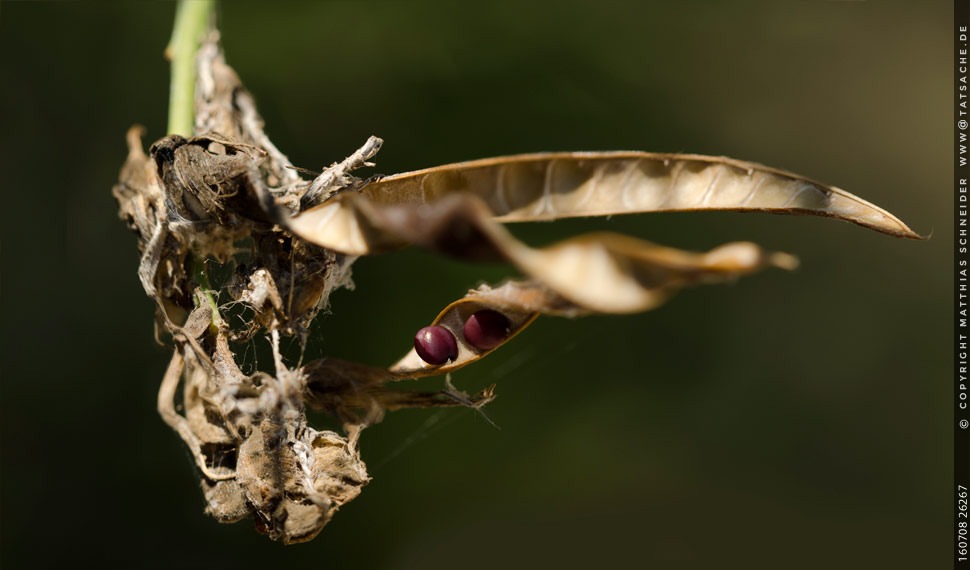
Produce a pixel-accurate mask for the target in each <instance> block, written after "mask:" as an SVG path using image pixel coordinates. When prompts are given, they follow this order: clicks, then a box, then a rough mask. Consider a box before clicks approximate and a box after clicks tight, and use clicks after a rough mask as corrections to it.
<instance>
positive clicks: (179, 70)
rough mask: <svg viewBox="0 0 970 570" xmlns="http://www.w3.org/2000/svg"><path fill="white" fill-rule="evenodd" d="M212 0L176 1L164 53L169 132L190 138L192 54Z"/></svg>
mask: <svg viewBox="0 0 970 570" xmlns="http://www.w3.org/2000/svg"><path fill="white" fill-rule="evenodd" d="M213 7H214V2H213V0H179V2H178V6H177V7H176V9H175V25H174V27H173V28H172V39H171V40H169V43H168V47H167V48H166V49H165V54H166V56H167V57H168V58H169V60H171V62H172V83H171V86H170V88H169V102H168V134H170V135H182V136H183V137H191V136H192V133H193V130H194V126H195V120H194V106H195V54H196V52H197V51H198V50H199V44H200V42H201V40H202V35H203V34H204V33H206V31H208V29H209V26H210V22H211V20H212V11H213Z"/></svg>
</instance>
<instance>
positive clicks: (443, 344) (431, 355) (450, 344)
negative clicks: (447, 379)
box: [414, 325, 458, 366]
mask: <svg viewBox="0 0 970 570" xmlns="http://www.w3.org/2000/svg"><path fill="white" fill-rule="evenodd" d="M414 350H415V351H417V353H418V356H420V357H421V360H423V361H425V362H427V363H428V364H434V365H435V366H438V365H441V364H444V363H445V362H448V361H449V360H454V359H456V358H458V342H457V341H456V340H455V335H453V334H451V331H449V330H448V329H446V328H445V327H441V326H438V325H431V326H430V327H424V328H423V329H421V330H419V331H418V334H416V335H414Z"/></svg>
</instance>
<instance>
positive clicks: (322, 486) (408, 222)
mask: <svg viewBox="0 0 970 570" xmlns="http://www.w3.org/2000/svg"><path fill="white" fill-rule="evenodd" d="M197 60H198V61H197V64H198V66H197V73H198V79H197V81H198V83H197V87H196V109H195V116H196V124H195V133H196V134H195V136H194V137H192V138H191V139H185V138H182V137H179V136H174V135H173V136H167V137H164V138H162V139H160V140H158V141H156V142H155V143H154V144H152V145H151V148H150V149H149V152H148V154H146V153H145V152H144V151H143V149H142V146H141V141H140V136H141V134H142V133H141V130H140V129H139V128H138V127H134V128H132V130H131V131H130V132H129V134H128V145H129V154H128V158H127V160H126V161H125V164H124V166H123V167H122V169H121V175H120V179H119V182H118V184H117V185H116V186H115V187H114V190H113V192H114V195H115V197H116V198H117V199H118V202H119V204H120V216H121V217H122V219H124V220H125V221H126V222H127V224H128V226H129V227H130V228H131V229H132V230H133V231H134V232H135V234H136V235H137V237H138V247H139V250H140V251H141V254H142V255H141V262H140V265H139V268H138V277H139V279H140V280H141V283H142V285H143V287H144V289H145V292H146V293H147V294H148V296H149V297H150V298H151V299H153V300H154V302H155V304H156V334H157V337H158V338H159V339H161V340H163V341H164V342H171V343H172V344H173V345H174V350H173V354H172V358H171V362H170V364H169V367H168V370H167V371H166V373H165V376H164V379H163V381H162V385H161V387H160V389H159V394H158V409H159V412H160V414H161V416H162V418H163V419H164V420H165V422H166V423H167V424H168V425H169V426H170V427H171V428H172V429H173V430H175V431H176V432H177V433H178V434H179V436H180V437H181V438H182V439H183V441H184V442H185V444H186V445H187V446H188V449H189V450H190V452H191V454H192V456H193V457H194V459H195V463H196V466H197V468H198V471H199V475H200V479H201V485H202V489H203V492H204V494H205V499H206V512H208V513H209V514H210V515H212V516H213V517H215V518H216V519H217V520H219V521H222V522H235V521H238V520H241V519H243V518H246V517H248V516H253V517H254V519H255V521H256V525H257V529H258V530H259V531H260V532H263V533H265V534H267V535H268V536H270V537H271V538H273V539H275V540H282V541H283V542H285V543H294V542H301V541H305V540H309V539H311V538H313V537H314V536H316V534H317V533H318V532H319V531H320V529H321V528H323V526H324V525H325V524H326V523H327V521H328V520H329V519H330V517H331V516H332V515H333V513H334V512H335V511H336V510H337V509H338V508H339V507H340V506H341V505H343V504H344V503H346V502H347V501H350V500H351V499H353V498H354V497H356V496H357V495H358V494H359V493H360V491H361V487H362V486H363V485H365V484H366V483H367V481H368V480H369V477H368V475H367V470H366V467H365V465H364V463H363V461H361V458H360V452H359V448H358V443H359V437H360V433H361V430H362V429H363V428H364V427H366V426H368V425H370V424H373V423H375V422H377V421H379V420H380V419H381V417H382V415H383V414H384V413H385V412H386V411H389V410H395V409H400V408H407V407H432V406H455V405H462V406H471V407H480V406H482V405H483V404H485V403H487V402H488V401H490V400H491V399H492V398H493V393H492V389H491V388H488V389H485V390H482V391H481V392H479V393H477V394H474V395H467V394H465V393H463V392H460V391H458V390H456V389H454V388H453V387H452V385H451V383H450V382H446V389H444V390H442V391H440V392H419V391H414V390H407V389H403V388H399V387H398V386H402V384H398V383H399V382H401V381H406V380H409V379H414V378H419V377H423V376H430V375H439V374H446V373H448V372H451V371H454V370H457V369H458V368H461V367H463V366H465V365H467V364H469V363H471V362H474V361H475V360H478V359H479V358H482V357H483V356H485V355H486V354H488V353H490V352H492V350H495V348H488V349H481V348H476V346H475V345H474V344H472V343H469V342H468V341H467V339H465V338H464V336H463V326H464V324H465V323H466V321H467V320H468V319H469V317H470V316H471V315H473V314H475V313H476V312H478V311H481V310H486V309H487V310H491V311H497V312H499V313H501V315H502V316H504V318H505V320H506V321H507V324H508V327H507V331H506V338H505V342H507V341H508V340H510V339H511V338H513V337H514V336H516V334H518V333H519V332H520V331H522V330H523V329H524V328H525V327H527V326H528V325H529V324H530V323H531V322H532V321H533V320H534V319H535V318H536V317H537V316H538V315H539V314H549V315H558V316H567V317H574V316H579V315H583V314H588V313H597V312H599V313H630V312H636V311H644V310H649V309H652V308H654V307H656V306H658V305H660V304H661V303H663V302H664V301H666V300H667V299H668V298H669V297H670V296H671V295H672V294H674V293H675V292H676V291H677V290H679V289H680V288H682V287H684V286H687V285H693V284H698V283H711V282H719V281H725V280H731V279H734V278H736V277H737V276H739V275H743V274H747V273H750V272H753V271H757V270H760V269H762V268H764V267H767V266H777V267H782V268H790V267H793V266H794V265H795V263H796V261H795V259H794V258H792V257H791V256H788V255H786V254H780V253H769V252H765V251H763V250H762V249H760V248H759V247H758V246H756V245H754V244H751V243H732V244H727V245H724V246H721V247H719V248H716V249H714V250H712V251H710V252H707V253H691V252H684V251H680V250H676V249H670V248H666V247H661V246H658V245H654V244H651V243H647V242H644V241H641V240H638V239H634V238H632V237H627V236H621V235H616V234H609V233H598V234H588V235H581V236H577V237H575V238H573V239H570V240H566V241H564V242H561V243H557V244H553V245H552V246H548V247H544V248H532V247H529V246H527V245H526V244H524V243H522V242H520V241H518V240H516V239H515V238H513V237H512V236H511V235H510V234H509V233H508V232H507V231H506V230H505V229H504V228H503V227H502V226H501V225H500V222H515V221H529V220H547V219H556V218H562V217H570V216H603V215H612V214H621V213H632V212H646V211H665V210H666V211H670V210H705V209H706V210H758V211H768V212H774V213H783V214H814V215H821V216H829V217H834V218H839V219H843V220H848V221H851V222H854V223H857V224H860V225H862V226H866V227H869V228H872V229H876V230H878V231H881V232H884V233H887V234H890V235H894V236H898V237H908V238H917V237H918V236H917V235H916V234H915V233H913V232H912V231H911V230H910V229H909V228H907V227H906V226H905V224H903V223H902V222H900V221H899V220H898V219H896V218H895V217H893V216H892V215H891V214H889V213H888V212H886V211H884V210H882V209H880V208H878V207H876V206H874V205H872V204H870V203H868V202H865V201H864V200H861V199H859V198H857V197H855V196H853V195H851V194H848V193H847V192H844V191H842V190H839V189H837V188H833V187H830V186H826V185H824V184H820V183H818V182H813V181H811V180H808V179H805V178H803V177H800V176H797V175H794V174H790V173H787V172H783V171H780V170H776V169H771V168H767V167H764V166H761V165H757V164H753V163H747V162H741V161H736V160H731V159H727V158H716V157H704V156H694V155H672V154H650V153H639V152H623V153H562V154H537V155H524V156H513V157H506V158H496V159H488V160H482V161H474V162H467V163H461V164H455V165H449V166H441V167H437V168H432V169H428V170H423V171H417V172H413V173H406V174H399V175H395V176H390V177H385V178H383V179H380V178H376V177H375V178H373V179H360V178H357V177H355V176H353V175H352V174H351V172H352V171H353V170H355V169H357V168H359V167H361V166H364V165H370V163H368V162H367V161H368V160H370V159H371V158H373V156H374V155H375V154H376V153H377V151H378V150H379V148H380V144H381V141H380V139H377V138H371V139H369V140H368V141H367V142H366V143H365V144H364V145H363V146H362V147H361V148H360V149H359V150H358V151H356V152H355V153H353V154H352V155H351V156H350V157H348V158H347V159H345V160H344V161H342V162H340V163H336V164H334V165H332V166H330V167H329V168H327V169H325V171H324V172H323V173H322V174H321V175H320V176H318V177H317V178H315V179H314V180H305V179H303V178H301V177H300V176H299V174H298V171H297V170H296V169H294V168H292V165H291V164H290V162H289V161H288V160H287V158H286V156H284V155H283V154H282V153H281V152H280V151H279V150H277V149H276V147H275V146H273V144H272V143H271V142H270V141H269V139H268V138H267V137H266V135H265V133H264V132H263V123H262V120H261V119H260V117H259V115H258V114H257V112H256V109H255V106H254V104H253V100H252V98H251V96H250V95H249V94H248V93H247V92H246V90H245V89H244V88H243V87H242V85H241V83H240V81H239V79H238V77H237V76H236V74H235V73H234V72H233V71H232V69H231V68H229V67H228V66H227V65H226V63H225V61H224V58H223V55H222V53H221V51H220V49H219V47H218V43H217V38H216V37H215V35H213V36H212V37H210V38H209V40H208V41H206V42H204V43H203V46H202V49H201V50H200V51H199V55H198V58H197ZM408 245H417V246H420V247H424V248H427V249H430V250H432V251H436V252H439V253H442V254H444V255H449V256H456V257H461V258H466V259H472V260H505V261H507V262H509V263H511V264H512V265H513V266H515V267H516V268H517V269H518V270H519V271H520V272H521V278H520V279H518V280H510V281H508V282H506V283H504V284H501V285H499V286H496V287H490V286H487V285H482V286H480V287H479V288H477V289H475V290H472V291H469V292H468V293H467V294H466V295H465V296H464V297H463V298H461V299H459V300H457V301H455V302H453V303H451V304H450V305H448V306H447V307H445V309H444V310H443V311H442V312H441V314H440V315H438V316H437V318H435V319H434V321H433V322H432V324H434V325H438V326H441V327H443V328H444V329H446V330H447V331H449V332H450V333H451V334H452V335H453V336H454V337H455V339H456V341H457V345H458V353H457V356H456V357H455V358H454V359H452V360H451V361H449V362H447V363H445V364H443V365H440V366H432V365H430V364H428V363H426V362H424V361H423V360H422V359H421V358H420V357H419V356H418V354H417V353H416V352H415V351H414V350H411V351H410V352H408V353H407V354H406V355H405V356H404V357H403V358H402V359H401V360H400V361H399V362H397V363H396V364H394V365H392V366H391V367H389V368H387V369H381V368H375V367H371V366H366V365H363V364H358V363H354V362H348V361H345V360H340V359H337V358H325V359H322V360H317V361H314V362H310V363H307V364H305V365H302V366H300V365H298V363H296V365H295V366H294V363H290V362H285V361H284V358H283V357H282V355H281V354H280V348H279V346H280V337H281V336H288V337H295V338H297V339H298V340H300V341H301V342H304V343H305V342H306V338H307V335H308V332H309V329H310V327H311V325H312V324H313V321H314V318H315V317H316V316H317V314H318V313H319V312H320V311H321V310H322V309H324V308H325V307H326V306H327V303H328V298H329V295H330V293H331V292H332V291H333V290H334V289H336V288H338V287H341V286H345V285H348V284H349V283H350V281H349V275H350V265H351V263H352V262H353V261H354V260H355V259H356V256H360V255H368V254H374V253H382V252H389V251H393V250H395V249H398V248H401V247H405V246H408ZM210 261H211V262H215V263H218V264H221V265H222V266H223V267H228V268H231V274H230V275H229V276H228V277H225V278H224V279H222V280H221V281H220V282H218V283H210V280H209V277H208V274H207V270H206V263H207V262H210ZM213 290H219V291H221V292H222V293H223V295H222V296H221V297H220V298H221V299H222V300H225V299H226V298H228V299H231V300H229V301H226V302H224V303H223V304H222V305H218V303H217V302H216V301H215V299H216V297H215V296H214V295H213ZM239 307H243V308H244V309H245V310H244V311H243V313H242V315H244V318H242V319H239V318H236V319H233V321H232V322H230V321H229V320H228V319H226V318H225V314H226V313H227V312H228V311H230V310H234V309H237V308H239ZM237 316H238V315H237ZM240 323H242V324H240ZM257 335H263V336H266V337H268V338H269V340H270V343H271V346H272V351H273V356H274V371H273V373H272V374H270V373H267V372H261V371H260V372H255V373H253V374H244V373H243V372H242V370H241V369H240V366H239V361H240V356H239V355H238V354H234V352H233V350H232V346H233V344H234V343H236V342H239V341H243V340H247V339H251V338H253V337H255V336H257ZM180 387H181V393H180V394H179V388H180ZM178 400H180V401H181V406H182V412H181V413H180V411H179V410H178V409H177V406H176V402H177V401H178ZM307 405H309V406H311V407H312V408H315V409H318V410H322V411H324V412H326V413H328V414H330V415H332V416H334V417H335V418H337V419H338V420H339V422H340V423H341V425H342V426H343V433H336V432H333V431H318V430H316V429H314V428H313V427H312V426H310V425H308V423H307V420H306V412H305V410H306V406H307Z"/></svg>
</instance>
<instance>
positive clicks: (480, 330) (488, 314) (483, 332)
mask: <svg viewBox="0 0 970 570" xmlns="http://www.w3.org/2000/svg"><path fill="white" fill-rule="evenodd" d="M462 332H463V333H464V335H465V340H467V341H468V344H470V345H472V346H474V347H475V348H478V349H480V350H490V349H493V348H495V347H496V346H498V345H500V344H502V343H503V342H505V339H506V338H508V336H509V320H508V319H507V318H505V316H504V315H502V313H500V312H498V311H494V310H492V309H482V310H481V311H477V312H476V313H475V314H473V315H472V316H470V317H468V320H467V321H465V327H464V328H463V329H462Z"/></svg>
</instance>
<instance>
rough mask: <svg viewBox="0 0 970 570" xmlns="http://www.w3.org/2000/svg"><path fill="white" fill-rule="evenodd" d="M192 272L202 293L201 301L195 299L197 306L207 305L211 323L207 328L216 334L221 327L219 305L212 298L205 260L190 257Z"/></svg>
mask: <svg viewBox="0 0 970 570" xmlns="http://www.w3.org/2000/svg"><path fill="white" fill-rule="evenodd" d="M192 271H193V272H194V273H195V278H196V280H197V281H198V282H199V289H201V291H202V295H201V297H202V298H201V299H196V303H197V304H200V305H201V304H202V303H208V305H209V308H210V309H212V322H211V323H209V326H210V327H212V328H213V329H215V330H214V331H213V332H217V331H218V330H219V327H220V326H221V325H222V315H220V314H219V305H217V304H216V299H215V297H213V296H212V285H211V284H210V283H209V272H208V271H207V270H206V268H205V260H204V259H201V258H199V257H197V256H192Z"/></svg>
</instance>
